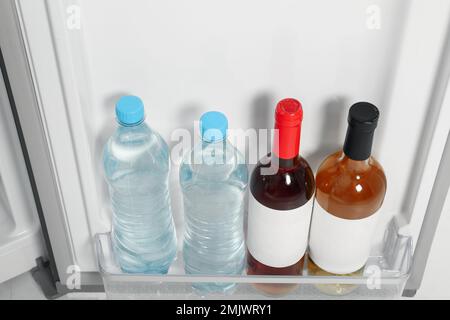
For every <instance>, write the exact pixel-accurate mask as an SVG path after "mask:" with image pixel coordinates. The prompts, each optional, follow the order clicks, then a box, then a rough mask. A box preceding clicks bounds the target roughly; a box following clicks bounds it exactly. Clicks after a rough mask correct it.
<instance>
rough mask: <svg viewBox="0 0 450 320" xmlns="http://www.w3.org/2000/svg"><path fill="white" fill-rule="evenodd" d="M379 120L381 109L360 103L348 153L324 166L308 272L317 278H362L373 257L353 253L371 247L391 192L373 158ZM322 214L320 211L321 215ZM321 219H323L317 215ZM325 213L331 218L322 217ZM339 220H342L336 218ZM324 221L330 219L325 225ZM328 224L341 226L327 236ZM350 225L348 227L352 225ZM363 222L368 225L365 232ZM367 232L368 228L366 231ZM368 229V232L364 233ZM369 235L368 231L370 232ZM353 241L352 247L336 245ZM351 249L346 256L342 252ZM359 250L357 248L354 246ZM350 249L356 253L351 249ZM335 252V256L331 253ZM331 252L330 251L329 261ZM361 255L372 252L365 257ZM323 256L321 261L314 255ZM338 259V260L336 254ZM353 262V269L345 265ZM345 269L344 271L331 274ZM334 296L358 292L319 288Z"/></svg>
mask: <svg viewBox="0 0 450 320" xmlns="http://www.w3.org/2000/svg"><path fill="white" fill-rule="evenodd" d="M377 120H378V110H377V109H376V108H375V106H373V105H370V104H367V103H359V104H355V105H354V106H353V107H352V108H351V109H350V113H349V129H348V132H347V137H346V141H345V144H344V150H343V151H338V152H335V153H333V154H331V155H330V156H328V157H327V158H326V159H325V160H324V161H323V162H322V164H321V165H320V167H319V170H318V171H317V174H316V195H315V204H314V211H313V218H312V225H311V233H310V259H309V261H308V272H309V274H311V275H319V276H327V275H342V276H348V275H362V273H363V269H364V264H365V261H366V259H367V258H368V253H369V252H368V250H361V248H357V249H356V251H354V252H357V253H358V254H359V255H361V256H360V257H358V259H357V262H353V258H354V257H352V256H348V255H351V254H352V252H353V251H352V250H353V249H352V248H354V246H355V244H358V242H359V241H362V242H363V243H361V245H362V246H365V247H364V248H366V247H367V248H369V247H370V245H371V243H370V238H371V236H370V235H369V234H366V233H370V232H373V230H374V226H375V224H376V220H373V221H369V220H367V219H371V217H372V219H375V218H376V217H375V216H373V215H375V214H376V212H377V211H378V209H379V208H380V207H381V205H382V203H383V200H384V196H385V193H386V177H385V174H384V171H383V168H382V167H381V165H380V164H379V163H378V162H377V161H376V160H375V159H374V158H373V157H372V156H370V152H371V146H372V139H373V132H374V130H375V127H376V124H377ZM319 210H320V211H321V212H320V213H319V212H316V211H319ZM316 214H317V216H316ZM321 214H324V215H331V216H329V217H328V218H319V216H320V215H321ZM333 217H336V218H338V219H333ZM319 219H324V220H319ZM324 221H327V223H328V222H329V221H332V222H330V225H329V226H328V228H330V226H332V224H331V223H336V229H334V230H332V232H327V234H322V233H324V232H325V230H330V229H323V228H324V226H323V224H324ZM346 221H347V222H350V223H349V224H348V225H347V226H346V225H345V224H346V223H347V222H346ZM358 221H366V222H362V223H365V224H364V226H362V227H361V224H359V222H358ZM361 228H363V229H361ZM364 228H365V229H364ZM366 231H367V232H366ZM336 239H340V240H342V239H347V242H345V240H343V242H339V241H336ZM339 245H341V246H343V247H345V249H343V250H342V251H341V253H336V252H340V251H339V250H337V249H339V248H335V247H334V248H333V246H339ZM352 246H353V247H352ZM347 248H350V249H348V250H347ZM330 250H332V251H330ZM325 252H330V255H329V256H328V257H325V256H324V253H325ZM361 252H367V256H362V254H361ZM315 254H316V255H317V261H314V256H315ZM332 254H335V255H332ZM333 259H334V260H333ZM346 261H348V262H349V264H348V265H345V262H346ZM337 270H345V271H342V272H331V271H337ZM318 287H319V289H320V290H321V291H324V292H326V293H329V294H337V295H339V294H346V293H349V292H350V291H352V290H353V289H355V288H356V286H355V285H349V284H339V283H337V284H332V285H320V286H318Z"/></svg>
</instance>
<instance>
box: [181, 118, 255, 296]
mask: <svg viewBox="0 0 450 320" xmlns="http://www.w3.org/2000/svg"><path fill="white" fill-rule="evenodd" d="M227 127H228V121H227V119H226V117H225V116H224V115H223V114H222V113H220V112H207V113H205V114H204V115H203V116H202V117H201V119H200V131H201V134H202V142H201V143H200V144H198V145H196V146H194V148H193V149H192V150H190V151H189V152H188V153H186V154H185V156H184V158H183V162H182V164H181V167H180V183H181V188H182V191H183V205H184V216H185V232H184V242H183V259H184V264H185V272H186V274H201V275H239V274H242V272H243V269H244V265H245V245H244V196H245V190H246V187H247V181H248V172H247V166H246V165H245V163H244V161H243V156H242V154H241V153H240V152H239V151H238V150H237V149H236V148H235V147H234V146H233V145H232V144H231V143H230V142H229V141H227V139H226V131H227ZM193 286H194V288H196V289H198V290H200V291H209V292H213V291H216V292H224V291H227V290H229V289H231V288H233V287H234V284H233V283H213V284H211V283H195V284H194V285H193Z"/></svg>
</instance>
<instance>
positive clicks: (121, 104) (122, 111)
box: [116, 96, 144, 125]
mask: <svg viewBox="0 0 450 320" xmlns="http://www.w3.org/2000/svg"><path fill="white" fill-rule="evenodd" d="M116 116H117V120H118V121H119V122H120V123H122V124H124V125H133V124H137V123H140V122H141V121H142V120H143V119H144V104H143V103H142V100H141V99H140V98H139V97H136V96H123V97H121V98H120V99H119V101H117V103H116Z"/></svg>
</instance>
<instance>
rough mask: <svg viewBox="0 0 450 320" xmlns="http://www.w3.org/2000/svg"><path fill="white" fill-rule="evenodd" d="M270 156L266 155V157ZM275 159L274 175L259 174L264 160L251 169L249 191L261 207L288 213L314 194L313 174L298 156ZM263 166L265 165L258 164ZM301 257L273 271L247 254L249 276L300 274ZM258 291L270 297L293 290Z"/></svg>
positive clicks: (269, 287) (271, 286) (268, 287)
mask: <svg viewBox="0 0 450 320" xmlns="http://www.w3.org/2000/svg"><path fill="white" fill-rule="evenodd" d="M267 157H270V154H269V155H268V156H267ZM278 160H279V169H278V171H277V172H276V174H273V175H262V174H261V170H260V169H261V168H264V167H266V168H268V167H270V166H271V162H270V161H268V159H264V160H263V161H260V162H259V163H258V164H257V166H256V167H255V169H254V170H253V173H252V176H251V180H250V192H251V193H252V194H253V196H254V197H255V198H256V200H258V201H259V202H260V203H261V204H263V205H264V206H266V207H269V208H271V209H275V210H291V209H295V208H298V207H301V206H303V205H304V204H305V203H307V202H308V201H309V200H310V199H311V198H312V197H313V195H314V189H315V182H314V174H313V172H312V170H311V168H310V166H309V164H308V163H307V162H306V160H305V159H303V158H302V157H300V156H297V157H295V158H293V159H289V160H285V159H278ZM261 162H262V163H266V164H261ZM303 261H304V257H302V258H301V259H300V260H299V261H298V262H296V263H295V264H293V265H291V266H287V267H283V268H276V267H271V266H267V265H265V264H263V263H261V262H259V261H257V260H256V259H255V258H254V257H252V255H251V254H250V253H249V252H248V262H247V264H248V268H247V274H249V275H301V274H302V269H303ZM255 286H257V287H258V288H259V289H261V290H263V291H264V292H266V293H270V294H282V293H285V292H287V291H290V290H292V289H293V288H295V285H286V284H258V285H255Z"/></svg>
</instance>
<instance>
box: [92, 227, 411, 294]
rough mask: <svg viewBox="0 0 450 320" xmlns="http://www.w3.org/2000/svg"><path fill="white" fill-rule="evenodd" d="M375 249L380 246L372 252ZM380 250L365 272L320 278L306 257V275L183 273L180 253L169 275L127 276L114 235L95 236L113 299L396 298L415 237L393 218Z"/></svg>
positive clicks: (104, 279)
mask: <svg viewBox="0 0 450 320" xmlns="http://www.w3.org/2000/svg"><path fill="white" fill-rule="evenodd" d="M374 251H376V250H374ZM379 251H380V252H378V253H377V252H373V253H372V254H371V257H370V258H369V260H368V262H367V264H366V266H365V268H364V271H363V272H362V273H360V274H359V275H357V276H334V275H333V276H331V275H330V276H328V275H327V276H317V275H309V274H308V266H307V265H308V261H307V259H306V262H305V267H304V270H303V271H304V272H303V275H302V276H248V275H241V276H215V275H214V276H213V275H205V276H197V275H195V276H194V275H185V274H184V272H183V262H182V258H181V254H180V252H179V254H178V257H177V260H176V261H175V262H174V263H173V265H172V267H171V268H170V270H169V273H168V274H167V275H147V274H127V273H123V272H122V271H121V270H120V268H119V266H118V265H117V263H116V261H115V259H114V255H113V251H112V246H111V240H110V234H109V233H103V234H97V235H96V252H97V258H98V263H99V270H100V273H101V275H102V278H103V283H104V287H105V292H106V295H107V297H108V298H109V299H238V300H244V299H274V298H275V299H276V298H280V299H393V298H397V297H399V296H400V295H401V293H402V291H403V288H404V286H405V283H406V281H407V279H408V277H409V270H410V265H411V261H412V239H411V237H409V236H404V235H400V234H398V228H397V226H396V224H395V222H394V221H392V222H391V223H390V224H389V226H388V228H387V230H386V233H385V236H384V243H383V246H382V249H381V250H379ZM199 282H202V283H203V282H211V283H212V282H214V283H218V282H227V283H230V282H232V283H236V286H235V288H234V290H232V291H230V292H226V293H207V294H202V293H201V292H198V291H196V290H195V289H193V288H192V284H193V283H199ZM261 283H265V284H268V283H271V284H291V285H296V286H295V289H293V290H292V291H290V292H289V293H286V294H284V295H279V296H268V295H265V294H264V293H262V292H260V291H258V289H256V288H255V285H254V284H261Z"/></svg>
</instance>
